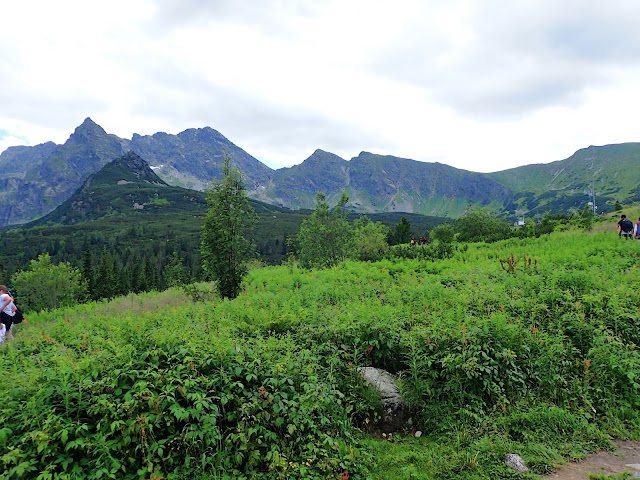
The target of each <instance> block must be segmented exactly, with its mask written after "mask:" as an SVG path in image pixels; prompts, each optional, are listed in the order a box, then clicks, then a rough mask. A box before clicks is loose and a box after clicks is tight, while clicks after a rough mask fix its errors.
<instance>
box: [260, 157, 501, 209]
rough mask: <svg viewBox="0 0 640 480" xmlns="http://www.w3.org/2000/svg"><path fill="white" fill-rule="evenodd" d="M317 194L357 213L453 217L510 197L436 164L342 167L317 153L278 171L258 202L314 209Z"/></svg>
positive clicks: (480, 178)
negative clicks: (344, 197)
mask: <svg viewBox="0 0 640 480" xmlns="http://www.w3.org/2000/svg"><path fill="white" fill-rule="evenodd" d="M319 191H322V192H324V193H326V194H327V197H328V200H329V203H332V202H333V203H337V201H338V199H339V198H340V195H341V194H342V192H343V191H346V192H347V193H348V195H349V198H350V202H349V206H350V207H351V208H352V209H353V210H355V211H358V212H361V213H374V212H407V213H418V214H422V215H436V216H446V217H456V216H459V215H461V214H462V213H463V212H464V211H465V209H466V208H467V207H468V206H469V205H482V206H487V205H491V206H493V207H496V208H502V207H503V206H504V205H508V204H509V203H510V201H511V192H510V191H509V189H508V188H506V187H505V186H503V185H501V184H500V183H499V182H497V181H495V180H493V179H491V178H488V177H486V176H485V175H483V174H481V173H473V172H468V171H465V170H459V169H456V168H453V167H449V166H447V165H442V164H439V163H425V162H418V161H415V160H411V159H406V158H398V157H393V156H390V155H376V154H372V153H368V152H362V153H361V154H360V155H358V156H357V157H355V158H353V159H351V160H350V161H346V160H344V159H342V158H340V157H338V156H337V155H334V154H332V153H328V152H324V151H322V150H316V151H315V152H314V153H313V155H311V156H310V157H309V158H307V159H306V160H305V161H304V162H303V163H301V164H300V165H296V166H294V167H291V168H290V169H281V170H277V171H276V172H275V174H274V175H273V179H272V182H271V184H270V185H269V187H268V188H267V189H265V191H264V192H262V193H261V195H260V197H259V198H260V199H262V200H264V201H266V202H269V203H274V204H279V205H284V206H288V207H290V208H299V207H301V206H302V207H306V208H313V206H314V205H315V195H316V193H317V192H319Z"/></svg>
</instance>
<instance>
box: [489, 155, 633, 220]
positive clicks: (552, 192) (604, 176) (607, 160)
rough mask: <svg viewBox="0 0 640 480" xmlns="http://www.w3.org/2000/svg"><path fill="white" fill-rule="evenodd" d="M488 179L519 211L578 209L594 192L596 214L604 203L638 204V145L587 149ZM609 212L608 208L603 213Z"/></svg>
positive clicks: (492, 175)
mask: <svg viewBox="0 0 640 480" xmlns="http://www.w3.org/2000/svg"><path fill="white" fill-rule="evenodd" d="M487 176H488V177H490V178H492V179H494V180H496V181H498V182H500V183H501V184H503V185H505V186H506V187H508V188H509V189H511V190H512V191H513V192H514V202H515V203H516V204H517V205H518V206H519V208H521V209H523V210H533V209H536V208H540V209H542V210H552V211H566V210H568V209H570V208H582V207H584V205H585V204H586V202H588V201H589V199H590V197H589V193H590V192H592V191H593V190H595V192H596V203H597V204H598V205H600V206H601V208H600V211H604V210H607V208H606V207H607V205H606V204H607V203H609V204H613V203H614V202H615V201H616V200H618V201H620V202H621V203H623V204H624V203H633V202H638V201H640V143H623V144H617V145H604V146H600V147H595V146H590V147H588V148H584V149H581V150H578V151H577V152H575V153H574V154H573V155H571V156H570V157H569V158H567V159H565V160H559V161H556V162H552V163H547V164H539V165H526V166H523V167H517V168H511V169H508V170H503V171H501V172H495V173H489V174H487ZM611 210H612V205H609V208H608V210H607V211H611Z"/></svg>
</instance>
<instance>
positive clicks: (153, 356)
mask: <svg viewBox="0 0 640 480" xmlns="http://www.w3.org/2000/svg"><path fill="white" fill-rule="evenodd" d="M453 245H454V246H455V248H454V249H453V251H452V256H451V258H446V259H436V258H430V257H428V256H425V257H424V258H416V259H406V258H405V259H399V258H392V257H390V258H388V259H385V260H382V261H378V262H372V263H365V262H355V261H348V262H345V263H342V264H340V265H339V266H337V267H334V268H332V269H328V270H313V271H306V270H302V269H300V268H299V267H298V266H297V265H296V264H295V263H289V264H284V265H281V266H267V267H255V268H253V269H252V270H251V271H250V273H249V275H248V276H247V278H246V281H245V286H244V290H243V293H241V295H240V296H239V297H238V298H236V299H234V300H232V301H229V300H221V299H220V298H219V297H218V296H217V295H216V294H215V293H214V290H213V289H212V288H211V287H210V286H208V285H205V284H200V285H196V286H191V287H190V288H188V289H174V290H167V291H164V292H158V293H146V294H139V295H130V296H127V297H122V298H118V299H115V300H112V301H110V302H106V301H105V302H101V303H89V304H83V305H79V306H77V307H74V308H68V309H61V310H55V311H50V312H41V313H38V314H30V315H27V318H28V323H27V324H21V325H18V326H16V328H15V336H16V339H15V340H13V341H11V342H8V343H6V344H4V345H2V346H1V347H0V364H1V365H2V368H3V373H4V374H3V376H2V381H1V382H0V398H2V402H1V403H0V472H2V475H1V476H0V478H3V479H4V478H6V479H14V478H25V479H27V478H28V479H38V480H45V479H125V480H128V479H141V480H142V479H148V480H151V479H154V480H160V479H167V480H178V479H190V480H201V479H232V478H233V479H284V478H293V479H341V480H347V479H352V480H354V479H425V480H427V479H489V478H490V479H502V478H504V479H514V478H522V479H524V478H529V479H533V478H537V475H540V474H544V473H546V472H549V471H551V470H552V469H553V468H554V466H557V465H558V464H560V463H561V462H563V461H567V460H570V459H577V458H580V457H581V456H584V455H585V454H587V453H588V452H591V451H595V450H598V449H602V448H610V447H611V445H612V444H611V439H612V438H614V437H623V438H636V437H638V435H639V434H640V413H639V412H640V352H639V350H638V346H637V345H638V344H640V294H639V292H640V268H639V257H640V242H637V241H626V240H621V239H619V238H618V237H617V236H616V235H615V230H614V229H613V227H612V228H610V229H608V230H607V231H605V232H591V233H589V232H585V231H584V230H581V231H577V232H567V231H565V232H556V233H553V234H551V235H545V236H541V237H540V238H537V239H536V238H525V239H517V238H514V239H509V240H505V241H501V242H496V243H492V244H485V243H476V244H457V243H454V244H453ZM415 248H422V247H415ZM358 366H375V367H379V368H384V369H386V370H388V371H389V372H392V373H394V374H395V375H397V377H398V379H399V386H400V390H401V392H402V394H403V396H404V398H405V399H406V400H407V402H408V403H409V405H410V407H411V416H412V421H411V423H410V424H408V425H407V427H406V430H404V431H401V432H395V433H394V434H393V435H391V436H388V435H386V436H383V435H382V434H381V432H379V431H378V430H377V429H376V426H375V425H376V421H377V420H378V419H379V415H378V413H377V412H378V408H379V406H380V405H379V404H380V400H379V399H378V398H377V397H376V395H375V394H373V393H372V392H371V391H370V390H369V389H368V388H367V386H366V385H365V383H364V382H363V380H362V379H361V378H360V377H359V375H358V374H357V372H356V368H357V367H358ZM416 431H420V432H422V435H421V436H419V437H416V435H415V432H416ZM507 453H518V454H520V455H521V456H522V457H523V458H524V460H525V461H526V462H527V465H528V466H529V468H530V472H529V473H526V474H516V473H515V472H513V471H511V470H509V469H508V468H507V467H506V466H505V463H504V456H505V454H507Z"/></svg>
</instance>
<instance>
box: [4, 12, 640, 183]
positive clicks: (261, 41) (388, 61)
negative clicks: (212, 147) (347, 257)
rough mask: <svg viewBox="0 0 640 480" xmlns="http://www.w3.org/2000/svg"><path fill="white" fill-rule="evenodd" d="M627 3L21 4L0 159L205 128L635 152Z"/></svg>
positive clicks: (230, 133)
mask: <svg viewBox="0 0 640 480" xmlns="http://www.w3.org/2000/svg"><path fill="white" fill-rule="evenodd" d="M639 18H640V2H638V1H637V0H609V1H607V2H603V1H602V0H562V1H558V0H394V1H393V2H391V1H389V0H384V1H382V0H340V1H333V0H288V1H286V0H110V1H109V2H97V1H87V0H79V1H75V0H56V1H51V0H21V1H19V2H18V1H12V2H3V5H2V8H1V9H0V152H1V151H4V150H5V149H6V148H7V147H9V146H14V145H36V144H39V143H44V142H46V141H54V142H56V143H64V142H65V141H66V140H67V139H68V138H69V136H70V135H71V133H73V131H74V129H75V128H76V127H77V126H78V125H80V124H81V123H82V122H83V121H84V119H85V118H86V117H91V119H92V120H93V121H95V122H96V123H98V124H99V125H101V126H102V127H103V128H104V129H105V130H106V131H107V132H108V133H113V134H115V135H118V136H120V137H122V138H131V136H132V135H133V133H138V134H141V135H152V134H154V133H156V132H167V133H170V134H178V133H180V132H181V131H183V130H185V129H187V128H202V127H207V126H208V127H211V128H214V129H216V130H218V131H219V132H220V133H222V134H223V135H224V136H225V137H227V138H228V139H229V140H230V141H232V142H233V143H235V144H236V145H238V146H239V147H241V148H243V149H244V150H246V151H247V152H248V153H250V154H251V155H253V156H254V157H256V158H257V159H259V160H260V161H262V162H263V163H265V164H266V165H268V166H269V167H271V168H274V169H275V168H280V167H290V166H292V165H294V164H299V163H301V162H302V161H303V160H305V159H306V158H307V157H309V156H310V155H311V154H312V153H313V152H314V151H315V150H316V149H318V148H319V149H322V150H325V151H328V152H332V153H334V154H337V155H339V156H341V157H342V158H344V159H347V160H348V159H351V158H352V157H355V156H357V155H358V154H359V153H360V152H361V151H367V152H371V153H378V154H384V155H394V156H398V157H404V158H411V159H414V160H419V161H425V162H440V163H444V164H447V165H451V166H453V167H456V168H461V169H465V170H470V171H474V172H494V171H501V170H505V169H508V168H513V167H517V166H521V165H527V164H533V163H548V162H552V161H555V160H562V159H565V158H568V157H569V156H571V155H572V154H573V153H574V152H575V151H576V150H579V149H580V148H586V147H588V146H590V145H605V144H612V143H623V142H636V141H640V131H639V129H638V128H637V126H638V125H639V124H640V122H639V119H640V28H638V26H637V21H638V19H639Z"/></svg>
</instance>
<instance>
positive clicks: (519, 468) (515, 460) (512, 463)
mask: <svg viewBox="0 0 640 480" xmlns="http://www.w3.org/2000/svg"><path fill="white" fill-rule="evenodd" d="M504 461H505V462H506V463H507V466H508V467H509V468H510V469H511V470H513V471H514V472H518V473H526V472H528V471H529V467H527V464H526V463H524V460H523V459H522V457H521V456H520V455H518V454H517V453H507V455H505V457H504Z"/></svg>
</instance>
